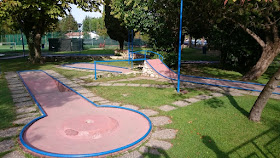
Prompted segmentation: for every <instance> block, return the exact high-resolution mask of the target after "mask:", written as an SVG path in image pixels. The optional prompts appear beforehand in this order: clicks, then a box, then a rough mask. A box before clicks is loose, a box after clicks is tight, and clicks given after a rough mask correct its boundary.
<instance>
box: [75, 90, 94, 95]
mask: <svg viewBox="0 0 280 158" xmlns="http://www.w3.org/2000/svg"><path fill="white" fill-rule="evenodd" d="M77 92H78V93H80V94H86V93H91V91H89V90H87V89H82V90H77Z"/></svg>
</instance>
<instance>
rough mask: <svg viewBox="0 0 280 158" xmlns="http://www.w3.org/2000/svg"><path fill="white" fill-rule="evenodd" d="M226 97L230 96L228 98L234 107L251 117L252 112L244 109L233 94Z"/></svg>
mask: <svg viewBox="0 0 280 158" xmlns="http://www.w3.org/2000/svg"><path fill="white" fill-rule="evenodd" d="M226 97H227V98H228V100H229V101H230V103H231V105H232V106H233V107H235V108H236V109H237V110H238V111H239V112H240V113H242V114H243V115H244V116H245V117H249V115H250V113H249V112H248V111H246V110H245V109H243V108H242V107H241V106H240V105H239V104H238V103H237V101H236V100H235V99H234V97H233V96H231V95H226Z"/></svg>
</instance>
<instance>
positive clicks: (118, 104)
mask: <svg viewBox="0 0 280 158" xmlns="http://www.w3.org/2000/svg"><path fill="white" fill-rule="evenodd" d="M107 105H113V106H121V103H112V102H111V103H108V104H107Z"/></svg>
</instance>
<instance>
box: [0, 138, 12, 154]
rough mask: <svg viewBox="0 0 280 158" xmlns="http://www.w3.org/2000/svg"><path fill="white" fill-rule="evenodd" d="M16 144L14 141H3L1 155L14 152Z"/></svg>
mask: <svg viewBox="0 0 280 158" xmlns="http://www.w3.org/2000/svg"><path fill="white" fill-rule="evenodd" d="M14 146H15V142H14V141H13V140H3V141H2V142H0V153H1V152H6V151H10V150H13V148H14Z"/></svg>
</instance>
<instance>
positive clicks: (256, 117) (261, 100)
mask: <svg viewBox="0 0 280 158" xmlns="http://www.w3.org/2000/svg"><path fill="white" fill-rule="evenodd" d="M279 83H280V67H279V69H278V71H277V72H276V73H275V74H274V75H273V77H272V78H271V79H270V80H269V82H268V83H267V84H266V86H265V87H264V89H263V91H262V92H261V94H260V95H259V97H258V99H257V101H256V102H255V104H254V106H253V107H252V109H251V111H250V116H249V119H250V120H252V121H255V122H259V121H260V120H261V114H262V111H263V109H264V107H265V106H266V104H267V102H268V100H269V98H270V96H271V94H272V93H273V91H274V90H275V89H276V88H277V86H278V85H279Z"/></svg>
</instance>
